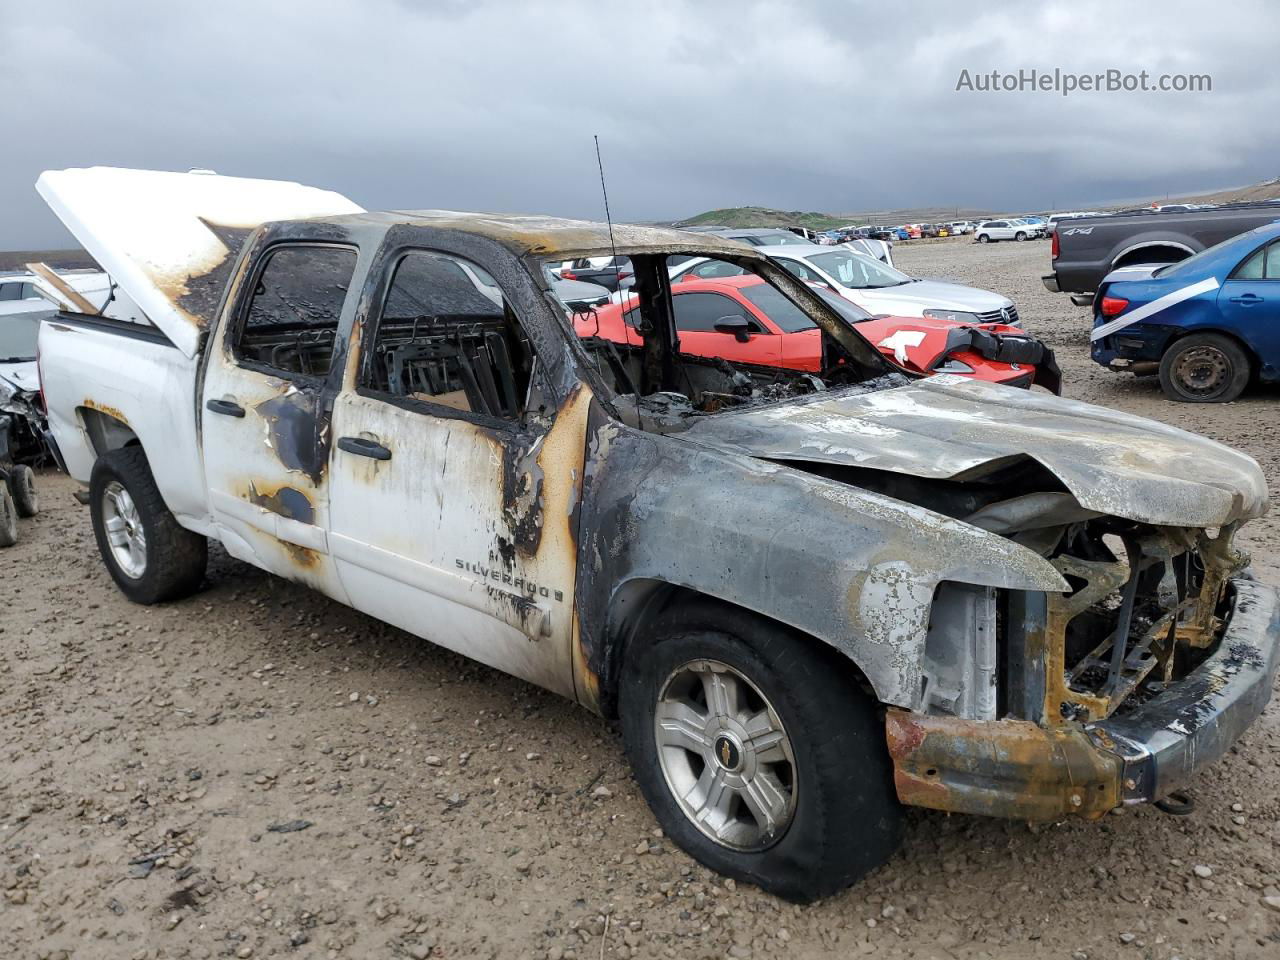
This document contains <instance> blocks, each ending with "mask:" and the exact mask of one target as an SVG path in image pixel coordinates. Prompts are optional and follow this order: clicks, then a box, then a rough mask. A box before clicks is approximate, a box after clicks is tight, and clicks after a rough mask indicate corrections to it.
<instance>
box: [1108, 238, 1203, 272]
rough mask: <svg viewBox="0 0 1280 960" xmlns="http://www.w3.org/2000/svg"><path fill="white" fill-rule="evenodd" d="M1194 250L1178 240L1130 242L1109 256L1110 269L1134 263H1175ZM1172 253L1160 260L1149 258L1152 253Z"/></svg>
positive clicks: (1185, 257)
mask: <svg viewBox="0 0 1280 960" xmlns="http://www.w3.org/2000/svg"><path fill="white" fill-rule="evenodd" d="M1195 252H1196V251H1195V250H1194V249H1193V248H1192V247H1190V246H1188V245H1187V244H1185V243H1182V242H1181V241H1179V240H1163V239H1162V240H1143V241H1141V242H1139V243H1131V244H1129V245H1128V246H1127V247H1124V248H1123V249H1122V250H1120V252H1119V253H1117V254H1116V255H1115V256H1114V257H1112V258H1111V267H1110V269H1112V270H1115V269H1118V268H1119V267H1128V266H1132V265H1133V264H1136V263H1177V262H1178V261H1179V260H1185V259H1187V257H1189V256H1191V255H1192V254H1193V253H1195ZM1156 253H1160V254H1173V256H1171V257H1167V258H1165V257H1162V259H1160V260H1151V259H1150V257H1151V256H1152V255H1153V254H1156Z"/></svg>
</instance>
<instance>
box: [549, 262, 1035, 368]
mask: <svg viewBox="0 0 1280 960" xmlns="http://www.w3.org/2000/svg"><path fill="white" fill-rule="evenodd" d="M813 289H814V292H815V293H817V294H818V295H819V296H820V297H822V298H823V299H824V300H825V301H826V302H827V303H828V304H830V305H831V307H832V309H833V310H835V311H836V313H837V314H839V315H840V316H841V317H843V318H844V319H845V320H846V321H848V322H849V323H851V324H855V325H856V329H857V331H858V332H859V333H860V334H862V335H863V336H864V337H865V338H866V339H867V340H869V341H870V342H871V343H872V344H874V345H875V347H876V348H877V349H878V350H879V351H880V352H881V353H883V354H884V355H885V356H886V357H888V358H889V359H890V360H891V361H892V362H894V363H895V364H897V365H898V366H900V367H902V368H904V369H906V370H910V371H912V372H913V373H925V374H932V373H954V374H959V375H961V376H967V377H973V378H974V379H977V380H987V381H990V382H992V383H1003V384H1008V385H1010V386H1016V387H1030V386H1031V385H1032V383H1039V384H1041V385H1042V386H1045V387H1047V388H1048V389H1050V390H1052V391H1053V392H1054V393H1058V392H1060V376H1059V373H1058V368H1057V364H1056V363H1055V362H1054V359H1053V351H1052V350H1050V349H1049V348H1048V347H1046V346H1044V345H1043V344H1041V343H1040V342H1039V341H1037V340H1034V339H1032V338H1030V337H1028V336H1027V334H1026V333H1025V332H1023V331H1022V330H1021V329H1019V328H1018V327H1014V326H1009V325H1007V324H1002V323H977V324H966V323H960V322H956V321H951V320H940V319H935V318H931V317H873V316H871V315H870V314H869V313H867V312H866V311H864V310H862V309H861V308H860V307H857V306H855V305H854V304H852V303H850V302H849V301H847V300H845V299H844V298H842V297H838V296H836V295H835V294H832V293H830V292H829V291H827V290H824V289H822V288H820V287H814V288H813ZM671 300H672V304H673V306H674V307H675V320H676V329H677V330H678V331H679V334H680V347H681V349H682V350H683V351H684V352H685V353H690V354H693V355H695V356H700V357H723V358H724V359H726V360H729V361H732V362H736V363H749V364H756V365H759V366H769V367H785V368H787V369H791V370H807V371H811V372H814V373H818V372H821V371H822V369H823V357H822V333H821V331H820V330H819V329H818V327H817V326H815V325H814V322H813V321H812V320H811V319H809V317H808V316H807V315H806V314H805V313H804V311H803V310H801V309H800V308H799V307H797V306H796V305H795V304H794V303H792V302H791V301H790V300H788V299H787V298H786V297H785V296H784V295H783V294H782V293H781V292H780V291H778V290H776V289H775V288H774V287H772V286H770V285H769V284H768V283H766V282H765V281H764V280H762V279H761V278H760V277H756V276H751V275H746V276H736V277H719V278H716V279H713V280H703V279H697V278H692V277H690V278H689V279H684V280H679V281H677V282H675V283H673V284H672V289H671ZM573 319H574V328H575V329H576V331H577V333H578V335H579V336H582V337H593V336H598V337H603V338H605V339H606V340H612V341H613V342H614V343H627V344H631V345H633V346H639V345H640V343H641V340H642V338H641V336H640V334H639V333H638V332H637V331H636V329H635V321H636V310H635V300H634V298H628V299H626V300H625V301H623V302H622V303H621V304H618V303H609V304H605V305H603V306H599V307H596V308H595V309H594V310H588V311H585V312H579V313H575V314H574V318H573Z"/></svg>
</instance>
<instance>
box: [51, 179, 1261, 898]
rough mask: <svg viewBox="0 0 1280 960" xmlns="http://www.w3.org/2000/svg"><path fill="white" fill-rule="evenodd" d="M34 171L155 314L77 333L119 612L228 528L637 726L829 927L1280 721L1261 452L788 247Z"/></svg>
mask: <svg viewBox="0 0 1280 960" xmlns="http://www.w3.org/2000/svg"><path fill="white" fill-rule="evenodd" d="M38 188H39V190H40V192H41V194H42V195H43V196H44V197H45V199H46V200H47V201H48V202H49V204H50V206H51V207H52V208H53V209H54V210H55V211H56V212H57V213H58V215H59V216H60V217H61V218H62V220H63V222H64V223H66V225H67V226H68V227H69V228H70V229H71V231H72V232H73V233H74V234H75V235H76V236H77V238H78V239H79V240H80V241H81V242H82V243H83V244H84V246H85V248H86V249H87V250H88V251H89V252H90V253H91V254H92V255H93V256H94V257H95V258H96V259H97V260H98V262H99V263H101V264H102V265H103V267H104V269H106V270H107V271H108V272H109V273H110V274H111V275H112V276H113V277H115V278H118V279H119V280H120V282H121V284H122V285H123V286H124V287H125V288H126V289H124V290H122V291H120V293H121V295H122V296H125V297H127V298H129V299H131V300H132V302H133V303H134V304H135V305H136V306H137V308H138V310H139V311H140V312H141V314H142V317H141V319H142V320H143V321H144V322H143V323H141V324H139V323H137V322H130V319H129V318H128V317H121V316H119V315H118V312H117V305H118V303H119V302H120V301H116V302H115V304H117V305H113V306H109V307H108V308H107V309H106V310H105V311H103V313H102V314H95V313H86V312H79V311H75V310H68V311H63V312H61V313H59V314H58V315H57V316H56V317H54V318H52V319H49V320H46V321H44V322H43V323H42V325H41V329H40V334H39V348H40V351H39V352H40V374H41V383H42V385H43V389H44V395H45V398H46V400H47V403H48V409H47V415H48V422H49V427H50V431H51V435H52V442H53V444H54V447H55V449H56V451H57V455H58V459H59V462H60V463H62V464H64V465H65V466H66V468H67V470H68V472H69V473H70V474H71V476H72V477H74V478H75V479H76V480H78V481H80V482H81V483H82V484H83V485H84V487H85V490H86V494H85V499H86V500H87V501H88V505H89V508H90V519H91V523H92V525H93V529H94V533H95V536H96V538H97V541H98V545H99V548H100V552H101V554H102V558H103V562H104V564H105V566H106V568H107V570H108V571H109V572H110V574H111V576H112V578H113V579H114V580H115V582H116V584H117V586H118V587H119V588H120V589H121V591H122V592H123V593H124V594H125V595H126V596H128V597H130V598H131V599H133V600H135V601H137V602H141V603H156V602H164V601H172V600H177V599H180V598H182V597H184V596H187V595H190V594H192V593H194V592H195V591H197V590H198V589H199V588H200V586H201V583H202V581H203V578H204V574H205V563H206V556H207V553H206V551H207V545H208V543H209V541H211V540H212V541H216V542H219V543H221V544H222V545H223V546H224V547H225V549H226V550H227V551H228V552H229V553H230V554H231V555H232V556H234V557H237V558H239V559H241V560H244V561H246V562H248V563H251V564H253V565H255V566H258V567H260V568H262V569H264V570H267V571H270V572H272V573H275V574H278V575H280V576H282V577H287V578H289V579H291V580H293V581H296V582H298V583H301V584H305V585H307V586H310V587H312V588H314V589H316V590H318V591H320V592H321V593H324V594H325V595H327V596H329V597H331V598H333V599H334V600H336V601H337V602H340V603H344V604H348V605H350V606H353V607H355V608H357V609H359V610H361V611H363V612H365V613H367V614H369V615H371V616H374V617H376V618H378V619H380V620H383V621H386V622H389V623H392V624H394V625H396V626H398V627H400V628H402V629H404V630H406V631H409V632H410V633H412V634H414V635H416V636H419V637H422V638H424V639H426V640H428V641H431V642H433V643H436V644H439V645H441V646H444V647H447V648H450V649H453V650H456V651H458V652H460V653H463V654H465V655H467V656H470V657H473V658H475V659H477V660H479V661H481V662H483V663H486V664H489V665H491V666H493V667H495V668H498V669H501V670H504V671H506V672H508V673H511V674H513V675H515V676H518V677H521V678H524V679H526V680H528V681H530V682H533V683H536V684H539V685H540V686H543V687H545V688H547V689H549V690H552V691H554V692H557V693H559V694H562V695H564V696H566V697H569V698H571V699H573V700H575V701H576V702H578V703H580V704H581V705H583V706H584V707H586V708H587V709H590V710H592V711H595V712H597V713H599V714H602V715H604V716H606V717H609V718H616V720H617V721H618V723H619V725H620V727H621V731H622V739H623V742H624V745H625V747H626V751H627V755H628V757H629V759H630V762H631V764H632V769H633V771H634V775H635V777H636V779H637V781H638V783H639V785H640V787H641V789H642V791H643V793H644V795H645V796H646V798H647V800H648V801H649V804H650V806H651V808H652V810H653V812H654V815H655V817H656V818H657V820H658V822H659V824H660V826H661V827H662V829H663V830H664V831H665V833H666V834H667V835H668V836H669V837H671V838H672V840H673V841H674V842H675V843H677V844H679V845H680V846H681V847H682V848H683V849H685V850H686V851H688V852H689V854H690V855H692V856H693V857H695V858H697V859H698V860H700V861H701V862H702V863H704V864H706V865H708V866H709V867H711V868H713V869H715V870H718V871H720V872H722V873H724V874H727V875H729V876H733V877H736V878H739V879H743V880H747V881H750V882H753V883H756V884H758V885H760V886H761V887H763V888H765V889H767V890H770V891H773V892H775V893H777V894H778V895H780V896H784V897H788V898H791V899H795V900H810V899H813V898H816V897H821V896H825V895H827V894H830V893H833V892H835V891H837V890H839V889H841V888H842V887H844V886H846V885H848V884H849V883H852V882H854V881H855V880H857V879H858V878H860V877H861V876H863V875H864V874H866V873H867V872H868V871H869V870H871V869H873V868H874V867H875V866H877V865H878V864H880V863H882V862H883V861H884V860H885V859H886V858H888V857H889V856H891V855H892V854H893V851H894V850H895V849H896V847H897V845H898V843H899V839H900V837H901V833H902V825H903V808H904V806H921V807H928V808H932V809H937V810H944V811H949V812H955V813H967V814H983V815H990V816H1000V817H1008V818H1015V819H1024V820H1035V821H1053V820H1058V819H1062V818H1066V817H1070V816H1079V817H1085V818H1096V817H1100V816H1102V815H1103V814H1105V813H1106V812H1108V811H1109V810H1112V809H1114V808H1116V807H1118V806H1123V805H1128V804H1138V803H1146V802H1152V801H1159V800H1161V799H1162V798H1166V797H1169V796H1170V795H1171V794H1173V793H1175V792H1176V791H1178V790H1180V789H1181V788H1183V787H1184V786H1185V785H1186V784H1187V783H1188V782H1189V781H1190V780H1191V779H1192V778H1193V777H1194V776H1195V775H1196V774H1197V773H1198V772H1199V771H1201V770H1203V769H1204V768H1205V767H1206V766H1207V765H1209V764H1212V763H1214V762H1215V761H1216V760H1217V759H1218V758H1219V757H1220V756H1221V755H1222V754H1223V753H1224V752H1226V751H1227V750H1228V749H1229V748H1230V746H1231V745H1232V743H1234V742H1235V741H1236V740H1237V739H1238V738H1239V736H1240V735H1241V734H1242V733H1244V731H1245V730H1246V729H1247V728H1248V727H1249V726H1250V725H1251V724H1252V723H1253V722H1254V720H1255V719H1256V718H1257V717H1258V715H1259V714H1260V713H1261V711H1262V710H1263V708H1264V706H1265V705H1266V703H1267V702H1268V700H1269V698H1270V695H1271V689H1272V685H1273V682H1274V677H1275V674H1276V669H1277V663H1278V662H1280V654H1278V647H1280V600H1278V599H1277V594H1276V591H1275V590H1274V589H1272V588H1271V587H1269V586H1266V585H1264V584H1261V583H1259V582H1258V581H1256V580H1255V579H1254V578H1253V577H1252V576H1251V574H1250V572H1249V560H1248V557H1247V555H1246V554H1244V553H1243V552H1242V551H1241V550H1240V549H1239V548H1238V547H1237V546H1236V543H1235V537H1236V533H1237V530H1238V528H1239V526H1240V525H1241V524H1242V523H1245V522H1247V521H1248V520H1250V519H1253V518H1255V517H1258V516H1260V515H1261V514H1262V513H1263V512H1264V511H1265V510H1266V506H1267V489H1266V483H1265V480H1264V478H1263V475H1262V471H1261V470H1260V469H1259V467H1258V465H1257V464H1256V463H1255V462H1254V461H1253V460H1252V459H1250V458H1249V457H1247V456H1245V455H1243V454H1241V453H1238V452H1236V451H1233V450H1231V449H1229V448H1227V447H1224V446H1222V445H1220V444H1217V443H1214V442H1212V441H1209V440H1207V439H1204V438H1202V437H1197V436H1195V435H1192V434H1188V433H1185V432H1183V431H1180V430H1176V429H1174V428H1172V427H1168V426H1165V425H1164V424H1159V423H1155V422H1151V421H1146V420H1142V419H1140V418H1136V417H1131V416H1128V415H1125V414H1123V413H1120V412H1118V411H1114V410H1107V409H1104V408H1100V407H1094V406H1090V405H1087V404H1083V403H1076V402H1072V401H1068V400H1064V399H1062V398H1061V397H1058V396H1055V395H1053V394H1052V393H1050V392H1047V391H1043V390H1030V389H1024V390H1018V389H1009V388H1007V387H1003V386H1000V385H998V384H994V383H989V382H983V381H982V380H981V379H980V378H977V377H973V376H970V377H960V376H955V375H952V374H947V373H935V372H934V369H933V368H932V367H930V368H929V369H928V370H918V369H913V368H912V366H911V365H910V364H908V363H902V362H899V361H898V357H897V353H896V351H895V352H894V353H893V354H892V355H887V354H886V352H885V351H884V349H883V348H880V347H877V346H875V345H873V344H872V343H871V342H870V341H869V340H868V339H866V338H865V337H864V336H863V335H862V333H861V332H860V331H861V330H864V329H869V328H867V327H866V324H867V323H869V322H870V321H868V320H863V319H861V318H860V317H856V316H855V318H854V319H850V316H849V315H848V311H847V308H846V307H845V306H844V305H845V304H848V305H849V306H853V304H852V303H851V302H850V301H848V300H847V299H846V298H844V297H843V296H840V295H839V294H838V291H834V290H830V289H825V288H824V287H823V286H822V285H821V284H815V282H813V281H811V280H809V279H806V278H803V277H801V276H797V275H796V274H794V273H792V272H790V271H789V270H788V269H785V268H784V266H783V265H782V264H780V262H779V261H778V259H776V258H775V257H774V256H772V255H770V254H769V253H767V252H765V251H763V250H762V249H761V247H759V246H749V245H745V244H742V243H740V242H736V241H734V240H732V239H729V238H724V237H719V236H708V235H706V234H691V233H686V232H680V231H675V230H666V229H660V228H651V227H636V226H624V225H615V226H613V227H609V226H606V225H605V224H596V223H588V222H583V221H570V220H560V219H553V218H547V217H521V216H495V215H487V214H463V213H456V212H451V211H430V210H428V211H395V212H386V213H371V212H366V211H363V210H362V209H360V208H359V207H358V206H357V205H355V204H353V203H351V201H349V200H347V199H346V198H345V197H341V196H339V195H337V194H333V193H330V192H327V191H321V190H315V189H312V188H308V187H304V186H301V185H299V184H290V183H278V182H272V181H246V180H242V179H237V178H230V177H217V176H213V175H207V174H176V173H156V172H150V171H133V170H117V169H111V168H90V169H82V170H65V171H53V172H49V173H46V174H44V175H43V176H42V177H41V179H40V182H39V184H38ZM824 249H825V250H827V251H830V250H831V248H830V247H826V248H824ZM616 256H622V257H626V258H627V265H628V267H629V268H630V271H631V273H632V275H633V280H634V282H633V283H632V285H631V286H630V288H629V289H628V290H624V291H620V292H619V293H620V296H619V298H618V302H616V303H614V302H613V300H612V297H611V298H610V299H609V300H608V301H606V302H605V303H601V304H598V305H596V306H594V307H591V306H586V307H579V308H577V309H574V310H570V309H567V308H566V307H565V305H564V303H563V302H562V300H561V299H560V298H559V297H558V296H557V295H556V293H555V291H554V288H553V283H552V281H551V280H550V279H549V277H548V270H549V269H554V267H555V265H557V264H563V263H565V262H566V261H567V262H571V263H573V262H577V261H580V260H584V261H587V262H591V260H592V258H598V257H616ZM673 257H676V258H689V259H700V260H704V261H708V262H709V261H717V262H720V263H722V264H725V265H727V267H728V268H736V269H737V273H736V274H732V275H729V276H722V277H710V278H707V277H701V276H695V277H694V278H693V279H690V280H679V279H677V280H673V279H672V277H671V270H672V269H673V267H678V266H679V265H680V263H679V262H677V263H674V264H673V262H672V259H671V258H673ZM613 265H615V266H617V265H618V264H617V263H616V262H615V263H614V264H613ZM562 276H563V275H562ZM126 278H127V282H126ZM175 278H181V279H175ZM477 282H478V283H479V286H477ZM686 285H687V286H686ZM481 287H483V288H485V289H483V290H482V289H480V288H481ZM727 291H732V293H728V292H727ZM710 296H714V297H723V298H724V299H725V301H726V302H725V303H719V302H715V303H711V304H710V305H708V304H709V301H706V300H703V301H702V305H701V306H698V305H696V304H690V303H685V304H683V305H682V303H681V302H682V301H683V300H684V299H685V298H689V299H690V300H692V299H694V298H700V297H710ZM730 301H731V302H732V305H730V304H729V302H730ZM756 308H758V309H759V312H756ZM722 309H724V310H727V311H729V312H725V313H720V311H721V310H722ZM133 319H134V320H135V321H136V320H137V319H139V318H138V317H134V318H133ZM752 322H756V323H759V324H760V325H761V327H763V328H764V329H760V330H755V329H752V327H751V323H752ZM682 324H683V329H682ZM691 325H692V326H693V327H694V328H691ZM699 333H703V334H706V335H707V336H708V337H709V338H712V337H714V338H719V341H718V342H719V343H720V344H721V345H722V347H723V348H725V349H722V350H715V349H713V348H712V347H709V346H707V345H706V343H703V344H701V345H700V344H699V343H698V342H696V340H695V337H696V335H697V334H699ZM891 335H892V334H891ZM948 336H950V335H949V334H948ZM993 336H1002V334H999V333H996V334H993ZM744 337H745V338H746V339H745V341H744V339H743V338H744ZM766 338H768V339H769V341H770V344H769V345H768V347H767V348H766V346H765V345H764V344H763V343H759V344H754V345H753V344H752V340H760V341H764V340H765V339H766ZM731 345H733V346H732V347H731ZM739 346H740V347H742V348H743V350H744V351H748V348H749V351H748V353H749V355H743V356H738V357H736V358H731V357H730V356H728V355H727V354H726V350H727V349H735V350H736V349H738V347H739ZM775 347H776V352H774V351H775ZM966 348H967V349H969V350H970V352H972V353H975V354H976V355H977V356H981V355H982V354H981V353H980V351H978V350H977V349H976V348H975V345H974V344H973V343H972V342H970V343H968V344H967V345H966ZM792 350H794V351H796V353H795V354H794V355H792V356H788V351H792ZM751 351H758V352H751ZM1007 359H1008V358H1006V360H1007ZM1000 362H1004V361H1000ZM925 366H926V367H927V366H928V365H927V364H926V365H925ZM930 373H933V375H928V374H930Z"/></svg>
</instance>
